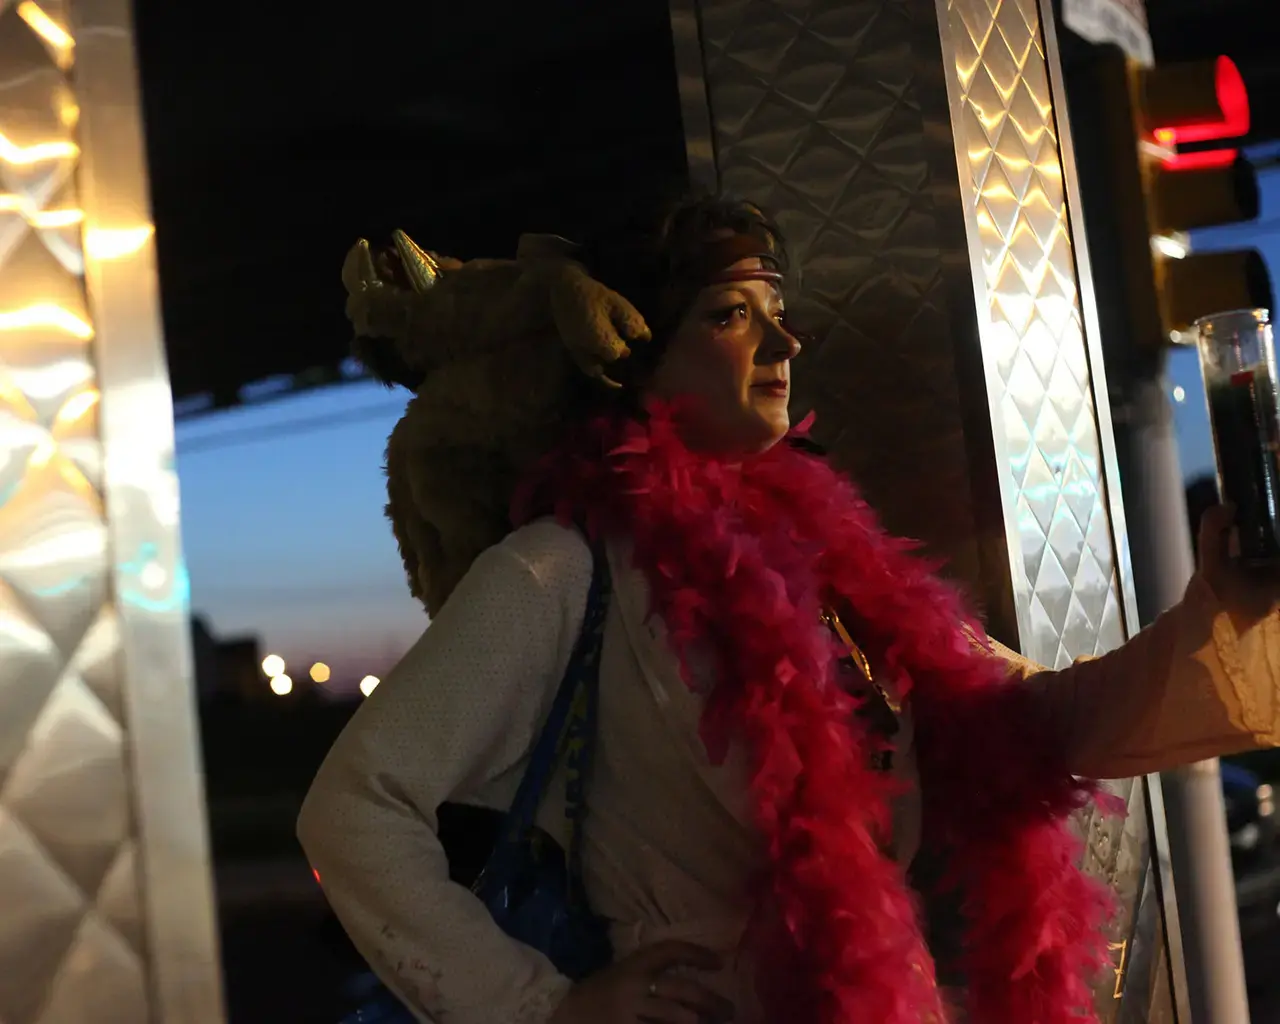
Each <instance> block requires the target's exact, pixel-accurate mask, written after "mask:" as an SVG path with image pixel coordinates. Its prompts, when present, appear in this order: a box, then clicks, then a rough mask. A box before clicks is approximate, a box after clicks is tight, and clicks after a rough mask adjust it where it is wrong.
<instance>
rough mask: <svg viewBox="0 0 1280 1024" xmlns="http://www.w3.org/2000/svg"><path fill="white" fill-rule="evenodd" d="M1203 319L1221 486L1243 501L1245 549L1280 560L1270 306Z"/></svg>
mask: <svg viewBox="0 0 1280 1024" xmlns="http://www.w3.org/2000/svg"><path fill="white" fill-rule="evenodd" d="M1196 326H1197V327H1198V328H1199V347H1200V368H1201V371H1202V372H1203V374H1204V384H1205V394H1206V396H1207V397H1208V401H1209V420H1210V423H1211V424H1212V427H1213V445H1214V451H1215V454H1216V456H1217V465H1218V490H1219V493H1220V494H1221V496H1222V498H1223V500H1224V501H1228V502H1230V503H1231V504H1232V505H1234V506H1235V507H1236V526H1237V529H1238V530H1239V536H1240V555H1241V557H1242V558H1243V559H1244V560H1245V561H1246V562H1250V563H1259V564H1269V563H1275V562H1280V418H1278V416H1277V413H1278V409H1277V395H1276V363H1275V351H1274V346H1273V343H1272V336H1271V323H1270V320H1269V318H1268V314H1267V311H1266V310H1242V311H1238V312H1231V313H1219V314H1215V315H1214V316H1211V317H1205V318H1203V319H1202V320H1199V321H1197V324H1196Z"/></svg>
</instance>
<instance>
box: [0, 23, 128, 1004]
mask: <svg viewBox="0 0 1280 1024" xmlns="http://www.w3.org/2000/svg"><path fill="white" fill-rule="evenodd" d="M74 56H75V41H74V39H73V38H72V35H71V29H70V25H69V22H68V21H67V12H66V10H65V8H64V7H63V6H62V5H59V4H56V3H46V4H44V5H43V6H37V5H35V4H28V3H24V4H17V5H4V4H0V67H3V68H4V69H5V76H4V81H3V83H0V907H3V908H4V911H3V913H0V1020H3V1021H4V1022H5V1024H98V1022H104V1024H105V1022H108V1021H110V1022H119V1024H126V1022H127V1024H137V1022H140V1021H145V1020H146V1019H147V1018H148V1016H149V1010H148V1000H147V985H146V975H147V968H146V947H145V935H144V933H143V930H142V929H141V927H140V926H139V922H140V921H141V920H142V908H141V900H140V887H139V879H138V873H137V862H136V860H135V858H134V856H133V850H134V848H135V828H134V815H133V810H132V803H131V799H130V782H129V777H130V773H129V764H128V760H127V757H126V738H127V729H126V726H125V722H124V716H123V713H122V708H121V702H120V694H121V687H122V679H121V659H120V634H119V631H118V629H117V628H116V615H115V608H114V603H113V601H112V599H111V592H110V587H109V564H108V563H109V559H108V544H107V523H106V519H105V515H104V509H103V500H102V491H101V487H102V444H101V441H100V439H99V434H98V406H99V397H100V396H99V390H98V377H97V373H96V371H95V366H94V358H93V350H92V340H93V335H94V330H93V323H92V317H91V315H90V312H89V305H88V302H87V301H86V296H85V291H84V284H83V281H82V279H81V274H82V273H83V269H84V258H83V253H82V248H81V242H80V233H81V226H82V221H83V214H82V212H81V210H80V206H79V202H78V196H77V191H76V172H77V163H78V156H79V149H78V140H77V137H76V120H77V115H78V111H77V106H76V98H75V93H74V91H73V89H72V86H71V81H70V79H69V77H68V75H69V72H70V71H71V68H72V65H73V63H74Z"/></svg>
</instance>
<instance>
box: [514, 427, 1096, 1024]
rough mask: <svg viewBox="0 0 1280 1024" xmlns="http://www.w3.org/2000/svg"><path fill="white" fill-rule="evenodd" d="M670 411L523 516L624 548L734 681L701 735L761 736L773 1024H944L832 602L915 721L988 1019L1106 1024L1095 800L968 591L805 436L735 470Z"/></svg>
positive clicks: (604, 449) (581, 467)
mask: <svg viewBox="0 0 1280 1024" xmlns="http://www.w3.org/2000/svg"><path fill="white" fill-rule="evenodd" d="M677 419H678V416H677V414H676V412H675V411H673V410H672V409H667V408H658V407H654V408H652V409H651V410H650V412H649V416H648V418H647V422H644V423H641V422H638V421H636V420H634V419H630V418H621V417H618V418H601V419H599V420H597V421H595V422H592V423H590V424H588V425H586V426H585V427H584V428H583V429H581V430H580V431H578V432H576V433H575V434H574V437H573V439H572V440H570V441H569V442H568V443H567V444H565V445H564V446H562V448H561V449H560V450H558V451H557V452H555V453H553V454H552V455H551V456H550V457H549V458H548V459H547V460H545V462H544V463H543V464H542V465H541V466H540V467H539V469H538V470H537V471H536V472H535V473H534V474H533V476H532V477H531V478H530V480H529V481H528V482H527V485H526V486H525V487H524V488H523V489H522V492H521V497H520V498H519V499H518V500H517V503H516V506H515V512H516V519H517V521H518V522H519V521H527V520H528V519H529V518H531V517H532V516H534V515H538V514H545V513H547V512H548V511H554V512H555V514H557V515H558V516H559V517H561V518H562V519H563V520H564V521H577V522H584V521H585V523H586V524H587V528H588V530H589V532H591V533H592V534H593V535H600V534H605V535H617V536H625V537H629V538H630V539H631V541H632V542H633V544H634V551H635V562H636V565H637V566H638V567H639V568H640V569H641V570H642V571H643V572H644V575H645V577H646V578H647V580H648V582H649V585H650V588H651V593H652V602H653V611H654V612H655V613H656V614H658V615H660V616H661V618H662V620H663V621H664V623H665V625H666V627H667V630H668V632H669V635H670V637H671V642H672V644H673V647H674V649H675V651H676V653H677V655H678V656H679V658H680V660H681V664H682V665H683V666H685V676H686V679H690V678H691V675H690V673H689V672H688V668H687V666H688V664H689V653H690V652H691V651H693V650H694V649H695V648H696V649H698V650H700V651H710V652H711V654H712V656H713V659H714V665H715V669H716V678H717V679H719V680H720V682H719V683H718V684H717V685H716V686H715V688H714V689H713V691H712V692H711V694H710V695H709V697H708V699H707V703H706V708H705V713H704V718H703V739H704V742H705V743H706V745H707V748H708V750H709V752H710V753H711V755H712V757H713V758H717V759H718V758H719V757H721V756H722V755H723V753H724V751H725V749H726V746H727V744H729V743H731V742H740V743H743V744H745V749H746V750H747V751H748V753H749V757H750V764H751V768H752V773H751V783H750V785H751V797H752V806H753V808H754V811H755V820H756V824H757V826H758V828H759V830H760V835H761V838H762V841H763V843H764V844H765V847H766V849H767V851H768V859H767V863H768V868H767V870H766V871H765V872H764V873H763V874H762V876H761V878H760V879H759V881H758V883H757V887H756V891H755V892H754V893H753V894H751V895H752V896H753V897H754V899H755V905H756V908H757V910H756V915H755V920H756V925H755V926H754V927H753V929H752V932H751V936H750V941H752V942H753V944H754V953H755V955H756V957H757V960H756V962H757V963H758V964H760V965H762V968H761V976H760V977H759V979H758V988H759V991H760V996H761V999H762V1000H763V1002H764V1005H765V1008H766V1011H767V1013H768V1019H769V1020H773V1021H788V1022H793V1024H924V1022H928V1021H936V1020H940V1019H943V1018H944V1016H945V1010H944V1008H943V1007H942V1005H941V1003H940V999H939V995H938V989H937V984H936V981H935V973H934V966H933V960H932V958H931V956H930V954H929V951H928V949H927V948H926V944H925V940H924V938H923V934H922V929H921V925H920V910H919V906H918V900H917V897H916V895H915V894H914V893H913V892H912V890H911V888H910V887H909V886H908V884H907V881H906V878H905V875H904V872H903V869H902V867H901V866H900V865H898V864H897V863H895V862H894V861H893V860H892V859H891V858H890V857H889V856H887V855H886V854H885V852H884V849H885V846H886V843H887V841H888V838H889V829H890V820H891V819H890V804H889V801H890V798H891V797H892V795H893V789H892V787H893V783H892V781H891V780H890V779H889V778H888V777H887V776H886V775H884V774H883V773H878V772H876V771H874V770H873V769H872V768H871V766H870V761H871V757H870V752H871V749H872V746H873V745H874V743H875V741H874V740H873V739H871V738H870V737H869V736H868V735H867V734H866V733H865V732H864V730H863V729H862V728H861V726H860V725H859V724H858V720H857V719H856V718H855V716H854V711H855V709H856V706H857V705H856V701H855V699H854V698H852V697H851V696H850V695H849V694H848V693H847V692H845V690H844V689H842V688H841V686H840V685H838V682H837V678H838V677H837V675H836V661H837V659H838V657H839V651H838V650H837V649H836V647H835V645H834V643H833V641H832V638H831V636H830V634H829V633H828V631H827V630H826V629H825V628H824V627H822V626H821V625H820V624H819V612H820V610H821V608H822V607H823V605H824V604H829V603H832V602H835V603H837V604H838V605H839V606H840V607H841V608H842V611H843V613H844V615H846V616H847V622H848V624H849V626H850V628H851V629H852V630H853V631H854V633H855V636H857V637H858V639H859V642H860V643H862V644H863V645H864V646H865V647H866V648H867V649H868V653H870V654H871V655H872V660H873V662H875V663H876V664H877V667H878V671H879V672H881V673H882V678H884V679H885V680H886V681H887V682H888V683H889V686H890V687H891V689H892V690H894V691H896V693H897V694H898V695H900V696H902V697H904V698H905V697H906V696H907V694H908V693H909V694H910V708H911V711H912V713H913V715H914V717H915V727H916V733H917V744H918V759H919V771H920V778H921V792H922V798H923V803H924V825H925V842H926V844H927V845H930V846H931V847H932V848H934V849H939V850H943V851H946V853H945V863H946V865H947V877H946V879H945V884H946V885H947V886H949V887H958V888H959V890H960V892H961V893H962V896H963V907H964V911H965V920H966V927H967V931H966V941H965V952H964V953H963V955H962V961H961V963H960V964H959V965H958V966H959V967H960V968H961V969H962V970H963V972H964V974H965V977H966V979H967V988H968V1000H967V1002H968V1010H969V1013H970V1014H971V1016H972V1019H973V1020H974V1021H976V1022H981V1024H1082V1021H1085V1022H1087V1021H1092V1020H1094V1019H1095V1017H1094V1015H1093V1011H1092V1007H1091V1002H1092V999H1091V994H1090V989H1089V986H1088V982H1089V981H1090V980H1091V975H1092V974H1093V972H1094V971H1095V970H1096V969H1097V968H1099V967H1100V966H1101V965H1102V964H1103V963H1104V962H1105V959H1106V946H1105V941H1104V939H1103V928H1104V926H1105V924H1106V921H1107V918H1108V914H1109V912H1110V909H1111V901H1110V894H1109V892H1108V891H1107V890H1106V889H1105V888H1103V887H1102V886H1100V885H1099V884H1097V883H1095V882H1093V881H1091V880H1089V879H1088V878H1087V877H1085V876H1084V875H1082V874H1081V872H1080V871H1079V870H1078V869H1077V868H1076V866H1075V865H1076V864H1077V863H1078V862H1079V859H1080V856H1079V855H1080V852H1081V850H1080V843H1079V841H1078V840H1077V839H1075V838H1074V837H1073V835H1072V833H1071V831H1070V829H1069V827H1068V825H1067V823H1066V821H1065V818H1066V816H1067V815H1068V814H1069V813H1070V812H1071V811H1072V810H1074V809H1076V808H1078V807H1080V806H1081V805H1082V804H1083V803H1084V802H1085V801H1086V800H1087V799H1088V798H1089V796H1090V795H1091V794H1092V793H1093V790H1092V788H1091V787H1090V786H1089V785H1087V784H1084V783H1081V782H1078V781H1077V780H1075V779H1073V778H1072V777H1071V775H1070V774H1069V773H1068V772H1067V771H1066V769H1065V767H1064V766H1063V764H1062V763H1061V758H1060V756H1059V754H1058V751H1060V749H1061V746H1062V744H1061V741H1060V738H1059V737H1057V736H1056V735H1055V734H1054V732H1053V728H1052V724H1051V723H1049V722H1046V721H1044V720H1043V717H1042V716H1040V715H1039V714H1037V710H1036V708H1035V706H1034V704H1033V698H1032V696H1031V694H1030V692H1029V690H1028V688H1027V687H1025V686H1022V685H1018V684H1014V683H1012V682H1011V681H1010V680H1009V677H1008V674H1007V669H1006V668H1005V666H1004V664H1003V663H1002V662H1001V661H1000V660H999V659H997V658H995V657H993V656H991V655H990V654H988V653H987V652H985V651H982V650H980V649H978V648H976V647H975V646H974V644H973V642H971V640H970V639H969V638H968V637H967V636H966V635H965V633H964V630H963V628H962V624H964V623H966V622H967V621H969V620H968V616H967V615H966V613H965V610H964V607H963V604H962V602H961V600H960V599H959V597H958V595H957V594H956V592H955V591H954V590H953V589H952V588H951V587H950V586H948V585H947V584H945V583H943V582H941V581H940V580H939V579H938V578H937V577H936V576H935V575H934V572H933V569H932V567H930V566H929V565H926V564H925V563H924V562H922V561H921V560H920V559H918V558H917V557H915V556H914V555H913V554H912V548H913V545H912V544H910V543H908V542H905V541H902V540H898V539H895V538H892V537H890V536H888V535H887V534H886V533H884V532H883V530H882V529H881V528H880V526H879V525H878V522H877V520H876V518H875V516H874V514H873V513H872V512H871V511H870V509H869V508H868V507H867V505H866V504H865V503H864V502H863V501H862V500H861V499H860V498H859V497H858V495H857V493H856V491H855V490H854V488H853V487H852V486H851V485H850V484H849V483H848V482H847V481H846V480H845V479H844V478H843V477H841V476H840V475H838V474H837V473H835V472H834V471H833V470H831V469H830V468H829V467H828V466H827V465H826V464H825V462H823V461H822V460H820V459H816V458H813V457H811V456H809V455H806V454H803V453H801V452H800V451H798V450H796V449H795V448H794V447H793V446H791V445H789V444H785V443H784V444H779V445H776V446H775V447H774V448H773V449H771V450H770V451H769V452H767V453H765V454H763V455H760V456H757V457H753V458H751V459H748V460H746V461H745V462H738V463H734V464H729V463H725V462H720V461H717V460H714V459H708V458H706V457H703V456H699V455H695V454H693V453H691V452H690V451H689V450H688V449H687V448H686V447H685V446H684V445H683V444H682V443H681V441H680V436H679V430H678V425H677Z"/></svg>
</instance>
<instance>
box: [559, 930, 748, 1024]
mask: <svg viewBox="0 0 1280 1024" xmlns="http://www.w3.org/2000/svg"><path fill="white" fill-rule="evenodd" d="M722 966H723V962H722V960H721V958H720V957H719V956H717V955H716V954H715V953H713V952H711V950H709V949H704V948H703V947H701V946H694V945H691V944H689V943H687V942H659V943H656V944H654V945H652V946H647V947H645V948H644V949H640V950H637V951H636V952H635V953H632V954H631V955H630V956H628V957H626V958H624V959H622V960H619V961H618V962H617V963H615V964H613V965H612V966H611V967H607V968H606V969H605V970H603V971H600V972H599V973H598V974H593V975H592V976H591V977H590V978H588V979H587V980H586V981H583V982H579V983H578V984H577V985H575V986H574V987H573V988H572V989H571V990H570V992H569V994H568V995H567V996H565V998H564V1000H563V1001H562V1002H561V1003H560V1005H559V1006H558V1007H557V1008H556V1012H555V1013H553V1014H552V1015H551V1019H550V1021H549V1022H548V1024H632V1022H637V1024H721V1022H726V1024H727V1022H728V1021H731V1020H733V1004H732V1003H730V1002H729V1001H728V1000H727V999H725V998H724V997H722V996H719V995H717V994H716V993H714V992H712V991H711V990H710V989H709V988H707V987H706V986H705V985H703V984H702V983H701V982H699V981H697V980H696V979H694V978H691V977H689V976H688V975H687V974H685V973H682V972H681V973H677V972H679V971H680V969H681V968H690V967H691V968H693V969H694V970H698V971H716V970H719V969H720V968H721V967H722Z"/></svg>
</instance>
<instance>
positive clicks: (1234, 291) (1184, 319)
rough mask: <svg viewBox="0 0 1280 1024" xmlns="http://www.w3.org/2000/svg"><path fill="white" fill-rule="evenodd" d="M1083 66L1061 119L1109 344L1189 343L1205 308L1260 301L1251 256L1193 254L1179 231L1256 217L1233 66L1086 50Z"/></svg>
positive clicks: (1257, 264)
mask: <svg viewBox="0 0 1280 1024" xmlns="http://www.w3.org/2000/svg"><path fill="white" fill-rule="evenodd" d="M1085 67H1087V70H1084V69H1083V68H1082V69H1081V71H1080V73H1079V74H1077V76H1076V77H1075V78H1074V79H1073V83H1072V89H1073V90H1074V92H1073V94H1072V97H1071V98H1072V120H1073V121H1074V122H1076V125H1075V134H1076V136H1077V138H1078V139H1082V141H1081V143H1080V144H1079V145H1078V146H1077V149H1078V151H1080V152H1082V160H1081V164H1080V174H1081V180H1082V183H1083V184H1084V186H1085V196H1086V199H1085V206H1086V217H1087V218H1088V231H1089V237H1090V243H1091V244H1090V258H1091V261H1092V262H1093V265H1094V269H1095V274H1098V273H1101V274H1102V275H1104V278H1103V279H1102V280H1099V281H1097V282H1096V287H1097V289H1098V295H1099V301H1100V302H1102V301H1104V300H1105V302H1106V303H1108V304H1110V306H1111V308H1110V309H1100V313H1101V314H1102V315H1103V316H1104V319H1105V320H1106V321H1107V324H1108V331H1107V332H1104V338H1105V336H1106V334H1107V333H1109V334H1110V335H1111V337H1110V339H1109V342H1108V344H1109V346H1114V345H1116V344H1117V343H1119V344H1120V345H1121V346H1122V347H1127V348H1130V349H1131V350H1132V349H1133V348H1134V347H1135V346H1136V348H1137V349H1146V350H1151V349H1153V348H1157V347H1159V346H1161V345H1164V344H1168V343H1169V342H1170V341H1174V342H1178V341H1183V340H1191V339H1190V338H1189V337H1188V334H1189V331H1190V328H1191V325H1192V324H1193V323H1194V322H1195V320H1196V319H1197V318H1199V317H1201V316H1205V315H1207V314H1209V313H1216V312H1220V311H1222V310H1228V309H1249V308H1255V307H1259V306H1261V307H1267V308H1270V306H1271V304H1272V303H1271V281H1270V277H1269V275H1268V273H1267V268H1266V264H1265V263H1264V262H1263V260H1262V257H1261V255H1259V254H1258V253H1257V252H1256V251H1255V250H1252V249H1244V250H1238V251H1233V252H1213V253H1200V252H1193V251H1192V244H1191V238H1190V234H1189V233H1190V232H1192V231H1195V230H1197V229H1199V228H1208V227H1214V226H1216V225H1225V224H1233V223H1238V222H1242V221H1248V220H1252V219H1254V218H1255V217H1257V215H1258V182H1257V177H1256V175H1255V173H1254V170H1253V168H1252V166H1250V164H1249V162H1248V161H1247V160H1245V159H1244V158H1243V157H1242V156H1241V154H1240V151H1239V141H1240V139H1241V138H1242V137H1243V136H1245V135H1246V134H1247V133H1248V132H1249V126H1250V113H1249V94H1248V90H1247V89H1246V88H1245V84H1244V81H1243V79H1242V78H1241V76H1240V72H1239V71H1238V70H1237V68H1236V66H1235V64H1234V63H1233V62H1232V61H1231V60H1230V59H1229V58H1227V57H1217V58H1213V59H1210V60H1201V61H1191V62H1187V63H1181V64H1170V65H1165V66H1157V67H1150V68H1148V67H1141V66H1139V65H1137V64H1135V63H1134V62H1132V61H1130V60H1129V59H1128V58H1127V57H1126V56H1125V55H1124V54H1123V53H1122V52H1121V51H1120V50H1119V49H1118V48H1116V47H1097V48H1096V49H1095V50H1094V51H1093V52H1092V53H1091V54H1090V56H1089V60H1088V63H1087V65H1086V66H1085ZM1077 113H1084V114H1085V115H1086V116H1087V118H1088V120H1087V122H1086V123H1083V124H1082V123H1081V120H1080V119H1079V118H1078V117H1077Z"/></svg>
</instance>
